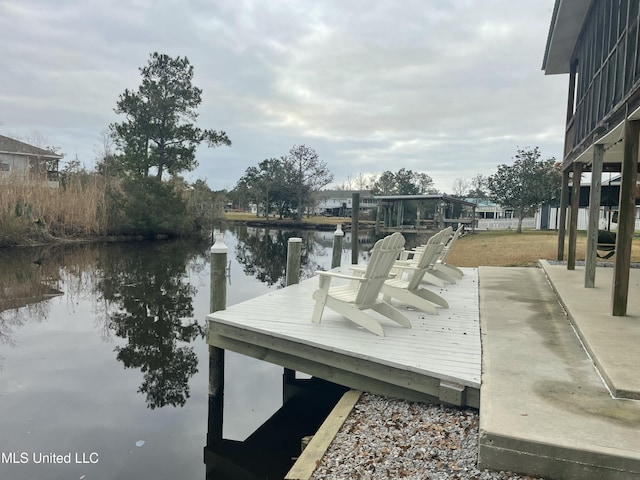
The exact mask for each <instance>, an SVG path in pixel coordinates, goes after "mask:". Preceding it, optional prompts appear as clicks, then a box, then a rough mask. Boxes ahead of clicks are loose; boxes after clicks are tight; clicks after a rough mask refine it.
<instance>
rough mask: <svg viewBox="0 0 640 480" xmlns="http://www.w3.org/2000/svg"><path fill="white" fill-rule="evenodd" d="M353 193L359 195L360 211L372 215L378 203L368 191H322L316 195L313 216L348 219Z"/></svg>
mask: <svg viewBox="0 0 640 480" xmlns="http://www.w3.org/2000/svg"><path fill="white" fill-rule="evenodd" d="M353 193H359V194H360V211H361V212H363V213H372V212H373V211H375V209H376V207H377V205H378V202H377V200H376V199H374V198H373V195H372V194H371V192H369V191H368V190H322V191H320V192H318V193H317V194H316V206H315V208H314V214H316V215H331V216H334V217H350V216H351V207H352V206H353V205H352V201H353Z"/></svg>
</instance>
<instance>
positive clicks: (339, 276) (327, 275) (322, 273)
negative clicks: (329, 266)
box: [316, 270, 368, 282]
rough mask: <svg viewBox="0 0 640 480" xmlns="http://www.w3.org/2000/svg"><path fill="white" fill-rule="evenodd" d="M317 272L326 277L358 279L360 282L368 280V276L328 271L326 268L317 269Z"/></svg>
mask: <svg viewBox="0 0 640 480" xmlns="http://www.w3.org/2000/svg"><path fill="white" fill-rule="evenodd" d="M316 273H317V274H318V275H321V276H324V277H332V278H344V279H345V280H357V281H359V282H362V281H365V280H368V279H367V278H363V277H357V276H355V275H345V274H344V273H337V272H327V271H325V270H317V271H316Z"/></svg>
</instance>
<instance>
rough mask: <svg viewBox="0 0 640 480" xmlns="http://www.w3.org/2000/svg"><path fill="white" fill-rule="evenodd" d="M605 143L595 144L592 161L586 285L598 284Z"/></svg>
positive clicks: (591, 286)
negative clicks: (599, 224) (599, 229)
mask: <svg viewBox="0 0 640 480" xmlns="http://www.w3.org/2000/svg"><path fill="white" fill-rule="evenodd" d="M603 158H604V145H594V146H593V161H592V163H591V172H592V173H591V191H590V192H589V226H588V227H587V256H586V258H585V265H586V266H585V271H584V286H585V287H586V288H593V287H595V285H596V262H597V252H598V220H599V217H600V190H601V187H602V160H603Z"/></svg>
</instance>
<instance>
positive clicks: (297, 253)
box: [286, 237, 302, 286]
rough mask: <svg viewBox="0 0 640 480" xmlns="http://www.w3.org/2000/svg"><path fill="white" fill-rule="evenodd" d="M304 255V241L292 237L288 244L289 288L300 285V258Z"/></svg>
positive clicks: (287, 279)
mask: <svg viewBox="0 0 640 480" xmlns="http://www.w3.org/2000/svg"><path fill="white" fill-rule="evenodd" d="M301 255H302V239H301V238H298V237H292V238H290V239H289V242H288V244H287V272H286V275H287V278H286V281H287V286H289V285H294V284H296V283H300V257H301Z"/></svg>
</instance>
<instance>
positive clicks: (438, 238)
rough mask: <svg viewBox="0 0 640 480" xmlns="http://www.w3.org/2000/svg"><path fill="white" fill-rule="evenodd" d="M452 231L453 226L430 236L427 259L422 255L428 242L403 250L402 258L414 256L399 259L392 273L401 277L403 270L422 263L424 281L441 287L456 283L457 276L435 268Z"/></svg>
mask: <svg viewBox="0 0 640 480" xmlns="http://www.w3.org/2000/svg"><path fill="white" fill-rule="evenodd" d="M452 232H453V229H452V228H451V227H447V228H445V229H443V230H440V231H439V232H438V233H436V234H435V235H433V236H432V237H430V239H429V242H427V243H430V248H429V252H428V253H429V256H428V257H427V258H425V259H423V258H422V257H423V256H424V253H425V251H426V249H427V246H426V244H425V245H421V246H419V247H416V248H415V249H414V250H411V251H405V252H403V255H401V257H400V258H405V259H406V258H408V256H409V255H413V257H412V258H408V259H407V260H398V261H397V262H396V263H395V264H394V266H393V269H392V270H391V273H392V274H393V275H395V276H396V277H397V278H400V276H401V275H402V274H403V272H404V271H406V270H407V269H411V268H416V267H417V266H418V265H422V267H421V268H424V272H423V273H422V282H423V283H428V284H431V285H435V286H437V287H440V288H444V286H445V283H455V281H456V278H455V277H453V276H451V275H447V274H446V273H444V272H439V271H437V270H435V269H434V266H435V264H436V262H437V260H438V258H439V257H440V255H441V254H442V251H443V250H444V248H445V246H446V245H447V242H448V241H449V239H450V238H451V234H452ZM427 262H429V263H427Z"/></svg>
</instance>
